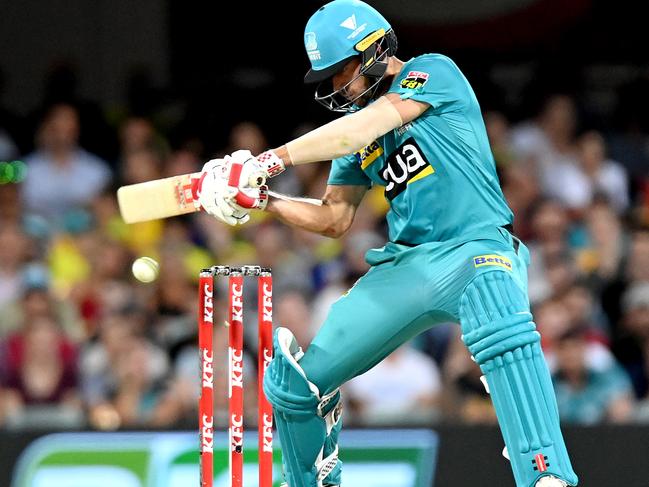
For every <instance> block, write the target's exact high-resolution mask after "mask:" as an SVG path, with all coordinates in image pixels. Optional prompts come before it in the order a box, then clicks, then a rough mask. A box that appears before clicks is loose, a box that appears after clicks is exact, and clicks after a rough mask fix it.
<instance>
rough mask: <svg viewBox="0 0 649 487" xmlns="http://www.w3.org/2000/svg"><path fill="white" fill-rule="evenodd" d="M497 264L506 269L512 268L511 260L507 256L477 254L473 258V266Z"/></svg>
mask: <svg viewBox="0 0 649 487" xmlns="http://www.w3.org/2000/svg"><path fill="white" fill-rule="evenodd" d="M492 265H495V266H498V267H502V268H504V269H507V270H508V271H511V270H512V261H511V260H509V259H508V258H507V257H503V256H501V255H495V254H489V255H477V256H475V257H474V258H473V266H474V267H485V266H492Z"/></svg>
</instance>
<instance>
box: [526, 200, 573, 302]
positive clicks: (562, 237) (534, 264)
mask: <svg viewBox="0 0 649 487" xmlns="http://www.w3.org/2000/svg"><path fill="white" fill-rule="evenodd" d="M530 220H531V225H530V226H531V229H532V235H531V237H532V238H531V239H530V240H529V241H528V243H527V246H528V248H529V249H530V260H531V262H530V266H529V269H528V275H529V294H530V301H531V302H532V304H534V303H536V302H539V301H542V300H543V299H546V298H548V297H550V296H551V295H552V294H553V293H555V292H556V291H557V290H555V289H553V288H552V284H551V282H550V279H549V275H548V274H549V269H548V263H549V262H552V261H556V260H557V259H560V258H561V257H562V256H564V257H565V256H566V255H567V254H569V249H568V230H569V218H568V214H567V212H566V210H565V208H564V207H563V206H561V204H559V202H557V201H555V200H549V199H541V200H539V201H537V202H536V203H535V205H534V206H533V207H532V208H531V214H530Z"/></svg>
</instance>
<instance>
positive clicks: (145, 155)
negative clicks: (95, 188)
mask: <svg viewBox="0 0 649 487" xmlns="http://www.w3.org/2000/svg"><path fill="white" fill-rule="evenodd" d="M119 152H120V153H119V161H118V168H117V172H118V173H119V175H120V176H121V183H122V184H131V183H134V182H143V181H148V180H150V179H157V178H159V177H161V176H160V175H159V173H160V172H161V171H162V162H163V161H164V160H165V159H166V157H167V156H168V154H169V145H168V143H167V141H166V140H165V139H164V137H162V135H161V134H160V133H158V132H157V131H156V129H155V127H154V126H153V123H152V122H151V120H149V119H147V118H144V117H139V116H131V117H128V118H127V119H126V120H125V121H124V122H123V123H122V124H121V125H120V127H119ZM133 156H134V157H133ZM139 162H142V163H143V164H144V165H145V168H143V169H140V168H139V167H138V165H139ZM147 178H148V179H147Z"/></svg>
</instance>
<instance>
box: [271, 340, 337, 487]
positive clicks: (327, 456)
mask: <svg viewBox="0 0 649 487" xmlns="http://www.w3.org/2000/svg"><path fill="white" fill-rule="evenodd" d="M273 345H274V348H275V357H274V358H273V360H272V362H271V363H270V365H269V366H268V369H266V373H265V375H264V392H265V394H266V397H267V398H268V401H269V402H270V403H271V404H272V406H273V412H274V416H275V423H276V427H277V432H278V433H279V439H280V442H281V444H282V460H283V463H284V475H285V477H286V481H287V482H288V485H290V486H291V487H321V486H323V485H339V484H340V473H341V470H342V463H341V462H340V461H339V460H338V445H337V443H338V433H339V432H340V428H341V427H342V422H341V421H340V418H341V407H340V406H341V403H340V392H339V391H338V390H335V391H334V392H332V393H331V394H328V395H326V396H323V397H321V396H320V392H319V390H318V388H317V386H316V385H315V384H313V383H312V382H310V381H309V380H308V379H307V377H306V375H305V373H304V370H303V369H302V367H300V365H299V364H298V360H299V359H300V358H301V357H302V355H303V354H302V350H301V349H300V348H299V347H298V344H297V341H296V340H295V337H294V336H293V334H292V333H291V332H290V331H289V330H288V329H286V328H278V329H277V331H276V332H275V337H274V343H273Z"/></svg>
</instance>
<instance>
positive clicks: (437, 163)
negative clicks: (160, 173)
mask: <svg viewBox="0 0 649 487" xmlns="http://www.w3.org/2000/svg"><path fill="white" fill-rule="evenodd" d="M304 46H305V48H306V52H307V56H308V58H309V60H310V62H311V69H310V70H309V72H308V73H307V74H306V78H305V81H306V82H307V83H317V88H316V90H315V98H316V100H317V101H318V102H320V103H322V104H323V105H325V106H326V107H327V108H328V109H330V110H333V111H337V112H344V113H346V114H347V115H346V116H344V117H341V118H339V119H337V120H334V121H333V122H330V123H328V124H326V125H324V126H322V127H320V128H318V129H315V130H313V131H312V132H309V133H307V134H305V135H303V136H301V137H299V138H297V139H295V140H292V141H291V142H288V143H287V144H286V145H283V146H281V147H278V148H276V149H273V150H269V151H267V152H264V153H262V154H259V155H257V156H256V157H255V156H253V155H252V154H251V153H250V152H248V151H236V152H235V153H233V154H232V155H230V156H227V157H225V158H224V159H216V160H212V161H209V162H208V163H207V164H205V166H204V168H203V173H202V175H201V179H200V184H199V198H200V199H199V201H200V203H201V205H202V206H203V208H204V209H205V210H206V211H208V212H209V213H210V214H212V215H213V216H215V217H216V218H218V219H219V220H221V221H224V222H226V223H228V224H231V225H235V224H240V223H244V222H245V221H246V220H247V219H248V212H249V211H250V210H251V209H257V210H264V211H267V212H269V213H272V214H274V215H275V216H277V217H278V218H280V219H281V220H282V221H284V222H286V223H287V224H289V225H294V226H297V227H300V228H303V229H306V230H310V231H312V232H316V233H319V234H322V235H327V236H329V237H340V236H341V235H343V234H344V233H345V231H346V230H347V229H348V228H349V227H350V225H351V224H352V220H353V219H354V213H355V211H356V208H357V207H358V205H359V204H360V202H361V200H362V199H363V195H364V194H365V193H366V192H367V190H368V188H370V187H371V186H372V185H374V184H377V185H380V186H383V187H385V198H386V199H387V201H388V202H389V205H390V209H389V212H388V214H387V217H386V218H387V222H388V226H389V241H388V242H387V243H386V244H385V245H384V246H383V247H381V248H378V249H371V250H369V251H368V252H367V254H366V260H367V262H368V263H369V264H370V266H371V268H370V270H369V271H368V272H367V274H365V275H364V276H363V277H361V278H360V279H359V280H358V281H357V283H356V284H355V285H354V286H353V287H352V289H350V290H349V292H347V293H346V294H345V295H343V296H341V297H340V298H339V299H338V301H336V302H335V303H334V304H333V306H332V307H331V310H330V312H329V315H328V317H327V319H326V321H325V323H324V324H323V325H322V327H321V329H320V330H319V332H318V333H317V335H316V337H315V338H314V340H313V342H312V343H311V344H310V346H309V347H308V348H307V351H306V352H303V351H302V349H301V348H300V347H299V346H298V344H297V342H296V340H295V338H294V337H293V335H292V334H291V332H290V331H289V330H288V329H286V328H278V329H277V330H276V333H275V337H274V347H275V358H274V359H273V361H272V363H271V365H270V366H269V368H268V369H267V372H266V375H265V380H264V390H265V392H266V395H267V397H268V399H269V401H270V402H271V403H272V405H273V407H274V411H275V421H276V427H277V431H278V433H279V438H280V442H281V446H282V456H283V463H284V475H285V480H286V482H287V485H288V487H325V486H326V487H332V486H339V485H341V478H342V477H341V473H342V463H341V461H340V460H339V459H338V445H337V441H338V434H339V431H340V429H341V426H342V423H341V399H340V392H339V388H340V386H341V385H342V384H344V383H345V382H346V381H348V380H350V379H351V378H353V377H355V376H357V375H359V374H362V373H364V372H366V371H367V370H369V369H371V368H372V367H374V366H375V365H376V364H377V363H378V362H380V361H381V360H383V358H385V357H386V356H387V355H388V354H390V353H391V352H392V351H393V350H395V349H396V348H397V347H399V346H400V345H402V344H403V343H404V342H406V341H407V340H410V339H411V338H413V337H414V336H416V335H418V334H419V333H421V332H423V331H424V330H427V329H429V328H431V327H433V326H435V324H437V323H441V322H448V321H449V320H454V321H458V322H459V323H460V327H461V331H462V340H463V342H464V344H465V345H466V347H467V348H468V349H469V351H470V353H471V355H472V357H473V359H474V360H475V361H476V362H477V364H478V365H479V366H480V368H481V370H482V372H483V374H484V377H483V382H484V384H485V387H486V388H487V391H488V392H490V394H491V397H492V400H493V404H494V407H495V410H496V414H497V416H498V422H499V425H500V429H501V431H502V435H503V438H504V440H505V445H506V449H505V451H504V452H503V454H505V456H507V457H508V458H509V460H510V461H511V466H512V470H513V473H514V478H515V480H516V485H517V486H518V487H541V486H543V487H548V486H550V487H563V486H566V485H577V476H576V475H575V473H574V471H573V469H572V466H571V464H570V459H569V458H568V453H567V451H566V447H565V444H564V441H563V437H562V434H561V430H560V428H559V415H558V412H557V404H556V400H555V396H554V391H553V389H552V382H551V380H550V374H549V372H548V368H547V366H546V362H545V359H544V356H543V352H542V350H541V346H540V337H539V333H538V332H537V331H536V326H535V324H534V322H533V320H532V315H531V314H530V307H529V301H528V296H527V265H528V263H529V253H528V250H527V248H526V247H525V245H524V244H523V243H522V242H521V241H520V240H518V239H517V238H516V237H515V236H514V235H513V234H512V222H513V215H512V212H511V210H510V209H509V207H508V206H507V203H506V202H505V199H504V197H503V194H502V191H501V189H500V186H499V182H498V177H497V176H496V168H495V164H494V159H493V157H492V154H491V150H490V147H489V142H488V140H487V134H486V131H485V126H484V123H483V120H482V115H481V112H480V106H479V104H478V101H477V99H476V96H475V94H474V92H473V89H472V88H471V86H470V85H469V82H468V81H467V79H466V78H465V77H464V75H463V74H462V72H461V71H460V70H459V68H458V67H457V66H456V65H455V63H454V62H453V61H452V60H451V59H449V58H448V57H446V56H443V55H440V54H424V55H421V56H418V57H414V58H412V59H410V60H409V61H402V60H400V59H398V58H397V57H396V56H395V54H396V50H397V39H396V36H395V33H394V31H393V30H392V28H391V27H390V24H389V23H388V21H387V20H386V19H385V18H384V17H383V16H382V15H381V14H380V13H379V12H377V11H376V10H375V9H374V8H372V7H371V6H369V5H367V4H366V3H363V2H362V1H359V0H335V1H333V2H331V3H328V4H326V5H324V6H323V7H321V8H319V9H318V10H317V12H315V13H314V14H313V16H312V17H311V18H310V19H309V21H308V23H307V25H306V28H305V32H304ZM329 160H332V161H333V162H332V165H331V172H330V175H329V180H328V186H327V189H326V191H325V194H324V196H323V197H322V199H321V200H306V199H302V198H292V197H288V196H284V195H279V194H274V193H272V192H269V191H268V188H267V186H265V185H263V184H262V185H261V186H258V187H255V186H256V185H254V184H251V183H250V181H251V180H254V178H251V175H254V174H258V173H260V172H261V173H262V174H263V175H264V176H265V177H266V178H272V177H273V176H275V175H277V174H279V173H281V172H282V171H284V170H285V169H289V168H290V167H291V166H295V165H298V164H308V163H312V162H318V161H329ZM262 179H263V178H262ZM260 182H261V181H260ZM413 372H416V371H413ZM467 446H468V445H467ZM468 447H469V446H468Z"/></svg>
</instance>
